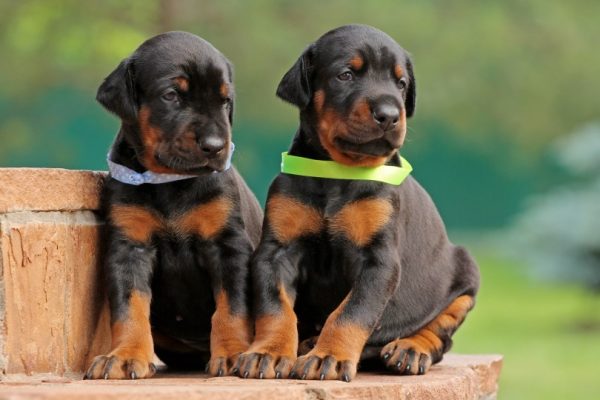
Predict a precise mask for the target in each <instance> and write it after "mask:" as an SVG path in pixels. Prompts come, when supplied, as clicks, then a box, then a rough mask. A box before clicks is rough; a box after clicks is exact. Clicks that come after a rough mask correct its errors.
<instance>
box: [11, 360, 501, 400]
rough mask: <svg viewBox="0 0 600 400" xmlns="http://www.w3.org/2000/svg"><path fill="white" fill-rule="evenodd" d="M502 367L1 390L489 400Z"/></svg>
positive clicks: (15, 384) (65, 394) (65, 382)
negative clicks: (342, 377)
mask: <svg viewBox="0 0 600 400" xmlns="http://www.w3.org/2000/svg"><path fill="white" fill-rule="evenodd" d="M501 368H502V357H501V356H499V355H485V356H482V355H478V356H467V355H456V354H448V355H446V357H445V358H444V361H443V362H442V363H440V364H439V365H436V366H434V367H433V368H432V370H431V371H430V372H429V373H427V374H426V375H425V376H411V377H404V376H395V375H390V374H373V373H360V372H359V374H358V376H357V377H356V379H355V380H354V381H352V382H351V383H344V382H339V381H326V382H320V381H297V380H242V379H239V378H234V377H225V378H208V377H207V376H206V375H204V374H168V373H161V374H159V375H158V376H157V377H155V378H152V379H147V380H139V381H82V380H79V379H80V375H73V376H71V377H69V378H55V377H52V376H43V377H19V376H13V377H11V378H9V379H10V380H5V381H4V382H3V384H2V385H0V397H10V398H11V399H26V398H27V399H29V398H36V399H61V400H69V399H80V398H83V397H85V398H98V399H100V398H102V399H131V400H133V399H143V400H153V399H174V400H175V399H176V400H180V399H191V400H194V399H197V400H205V399H206V400H208V399H210V400H231V399H244V400H259V399H269V400H272V399H276V398H285V399H289V400H296V399H297V400H300V399H302V400H305V399H311V400H312V399H315V400H316V399H318V400H325V399H378V400H379V399H444V400H453V399H456V400H458V399H494V398H495V397H496V392H497V388H498V386H497V382H498V377H499V375H500V370H501Z"/></svg>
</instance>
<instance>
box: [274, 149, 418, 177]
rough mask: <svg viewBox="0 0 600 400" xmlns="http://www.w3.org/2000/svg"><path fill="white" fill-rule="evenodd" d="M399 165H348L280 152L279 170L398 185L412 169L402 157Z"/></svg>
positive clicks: (302, 174) (288, 172)
mask: <svg viewBox="0 0 600 400" xmlns="http://www.w3.org/2000/svg"><path fill="white" fill-rule="evenodd" d="M400 160H401V161H402V166H401V167H393V166H391V165H382V166H379V167H350V166H348V165H343V164H340V163H337V162H335V161H322V160H313V159H311V158H304V157H298V156H291V155H289V154H288V153H287V152H283V153H281V172H283V173H284V174H290V175H300V176H312V177H315V178H329V179H354V180H362V181H379V182H385V183H389V184H391V185H400V184H401V183H402V182H403V181H404V179H406V177H407V176H408V175H409V174H410V172H411V171H412V166H411V165H410V164H409V163H408V161H406V160H405V159H404V158H402V157H400Z"/></svg>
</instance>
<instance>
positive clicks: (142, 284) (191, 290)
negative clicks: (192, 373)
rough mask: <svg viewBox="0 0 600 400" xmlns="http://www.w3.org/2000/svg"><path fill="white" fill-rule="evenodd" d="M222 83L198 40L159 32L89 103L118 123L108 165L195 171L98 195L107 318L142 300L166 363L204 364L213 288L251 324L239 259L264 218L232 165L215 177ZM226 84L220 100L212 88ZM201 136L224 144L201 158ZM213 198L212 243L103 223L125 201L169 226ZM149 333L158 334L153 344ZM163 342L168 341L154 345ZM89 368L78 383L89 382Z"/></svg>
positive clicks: (225, 100)
mask: <svg viewBox="0 0 600 400" xmlns="http://www.w3.org/2000/svg"><path fill="white" fill-rule="evenodd" d="M178 78H184V79H185V82H184V84H182V85H179V84H178V83H177V79H178ZM232 79H233V70H232V66H231V64H230V62H229V61H228V60H227V59H226V58H225V57H224V56H223V55H222V54H221V53H220V52H218V50H216V49H215V48H214V47H213V46H212V45H210V44H209V43H208V42H206V41H204V40H202V39H201V38H199V37H197V36H195V35H192V34H189V33H185V32H169V33H165V34H162V35H158V36H156V37H154V38H151V39H149V40H147V41H146V42H144V43H143V44H142V45H141V46H140V47H139V48H138V49H137V50H136V51H135V52H134V54H133V55H132V56H130V57H128V58H127V59H125V60H123V61H122V62H121V63H120V64H119V66H118V67H117V68H116V70H115V71H114V72H112V73H111V74H110V75H109V76H108V77H107V78H106V79H105V80H104V82H103V83H102V85H101V86H100V88H99V90H98V95H97V99H98V101H99V102H100V103H101V104H102V105H103V106H104V107H105V108H106V109H107V110H109V111H111V112H113V113H115V114H116V115H118V116H119V117H120V118H121V120H122V125H121V129H120V130H119V132H118V135H117V137H116V139H115V142H114V144H113V147H112V151H111V154H110V158H111V159H112V160H113V161H114V162H117V163H119V164H122V165H124V166H126V167H128V168H130V169H133V170H136V171H138V172H142V171H145V170H148V169H150V170H154V171H155V172H168V173H180V174H195V175H197V177H196V178H193V179H188V180H182V181H177V182H172V183H164V184H158V185H153V184H144V185H141V186H132V185H128V184H125V183H121V182H119V181H117V180H115V179H112V178H109V179H108V180H107V182H106V185H105V187H104V193H103V201H102V202H103V207H104V208H105V213H106V215H107V218H108V221H107V225H108V226H107V235H106V238H105V240H106V241H107V243H108V245H107V248H108V249H107V251H108V256H107V262H106V267H105V268H106V277H107V280H106V282H107V286H108V297H109V301H110V309H111V317H112V322H113V324H114V323H116V322H120V321H124V320H126V318H127V315H128V313H129V312H130V309H129V307H130V304H129V302H130V297H131V295H132V293H133V292H134V291H137V292H140V293H146V294H148V295H151V296H152V303H151V316H150V322H151V326H152V334H153V335H154V336H155V351H156V353H157V354H158V355H159V356H163V357H164V360H163V361H165V362H167V363H168V364H169V365H170V366H173V367H181V366H183V367H189V366H192V365H193V366H202V367H204V365H205V364H206V362H207V361H208V360H209V356H210V353H209V351H210V348H209V345H210V344H209V338H210V332H211V316H212V315H213V313H214V312H215V298H216V296H218V295H219V293H221V292H224V293H226V295H227V297H228V301H229V307H230V311H231V313H232V314H233V315H237V316H240V317H242V318H249V310H248V305H247V304H248V299H247V295H248V290H247V279H248V268H247V264H248V260H249V258H250V256H251V254H252V252H253V250H254V248H255V246H256V244H257V242H258V239H259V236H260V222H261V219H262V211H261V210H260V206H259V205H258V202H257V200H256V198H255V197H254V195H253V194H252V193H251V191H250V189H249V188H248V187H247V185H246V184H245V182H244V180H243V179H242V178H241V176H240V175H239V174H238V172H237V171H236V169H235V168H233V167H232V168H230V169H229V170H226V171H223V169H224V166H225V161H226V160H227V158H228V157H229V154H230V149H229V142H230V141H231V122H232V118H233V85H232ZM224 84H225V85H227V88H228V90H227V93H223V92H222V91H221V90H220V88H221V86H222V85H224ZM168 93H172V94H174V96H172V95H171V94H168ZM144 114H145V116H146V117H147V121H146V122H143V121H142V119H143V115H144ZM145 123H146V124H150V125H151V126H152V127H153V129H157V130H159V131H160V136H161V138H160V139H159V140H158V142H159V143H157V144H156V146H155V147H154V148H149V147H147V146H146V145H145V144H144V138H143V135H148V137H151V135H149V134H148V132H145V131H144V124H145ZM146 128H147V127H146ZM206 140H212V142H211V143H214V142H215V141H216V142H218V143H222V144H223V149H222V150H219V151H216V152H215V153H210V152H207V151H206V149H204V147H203V146H206V144H205V143H206ZM219 141H220V142H219ZM148 160H150V161H148ZM218 198H227V199H229V200H230V201H231V202H232V208H231V212H230V213H229V214H228V216H227V219H226V223H225V226H224V228H223V229H222V230H221V231H220V232H218V234H217V235H216V236H215V237H211V238H205V237H201V236H200V235H198V234H194V233H190V232H182V231H180V230H178V227H177V226H169V227H167V228H165V229H160V230H157V231H156V232H153V233H152V236H151V239H150V240H149V241H147V242H144V241H139V240H135V239H132V238H131V237H130V236H128V235H127V233H126V232H125V231H123V229H121V228H120V225H119V221H115V220H114V218H113V217H112V216H111V210H112V209H113V208H114V207H116V206H134V207H136V208H137V209H139V210H146V211H147V212H149V213H151V214H152V215H155V216H157V217H158V218H161V219H162V220H163V221H176V219H177V218H178V217H181V216H182V215H185V214H186V213H187V212H189V211H190V210H192V209H194V208H195V207H198V206H201V205H203V204H206V203H208V202H209V201H211V200H214V199H218ZM217 211H218V210H217ZM217 211H215V212H217ZM168 223H169V222H167V224H168ZM156 335H160V337H161V338H162V339H163V340H161V341H160V343H159V342H157V341H156ZM164 338H167V339H168V340H167V341H165V340H164ZM169 341H170V342H172V343H177V346H175V347H171V346H169V345H164V343H168V342H169ZM114 351H115V349H113V353H114ZM113 353H111V354H113ZM109 356H110V355H109ZM93 368H94V365H92V367H91V368H90V371H89V372H88V378H92V377H94V378H96V377H98V376H97V375H98V374H97V373H96V374H95V373H94V371H93ZM134 376H135V375H134ZM110 377H112V376H110ZM127 377H129V376H127ZM138 377H139V376H138Z"/></svg>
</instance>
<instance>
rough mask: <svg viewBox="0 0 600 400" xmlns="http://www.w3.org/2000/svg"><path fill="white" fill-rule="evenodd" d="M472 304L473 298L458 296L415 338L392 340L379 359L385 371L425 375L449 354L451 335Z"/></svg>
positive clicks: (413, 336)
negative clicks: (385, 368)
mask: <svg viewBox="0 0 600 400" xmlns="http://www.w3.org/2000/svg"><path fill="white" fill-rule="evenodd" d="M474 304H475V299H474V298H473V296H470V295H462V296H459V297H457V298H456V299H454V300H453V301H452V303H450V305H449V306H448V307H446V309H444V311H442V312H441V313H440V314H439V315H438V316H437V317H435V318H434V320H433V321H431V322H430V323H428V324H427V325H426V326H425V327H423V328H421V329H420V330H419V331H418V332H417V333H415V334H414V335H412V336H409V337H405V338H398V339H395V340H393V341H391V342H390V343H388V344H387V345H385V346H384V347H383V348H382V349H381V353H380V356H381V359H382V360H383V362H384V364H385V365H386V367H387V368H388V369H390V370H392V371H395V372H397V373H399V374H402V375H417V374H419V375H422V374H424V373H425V372H427V371H428V370H429V368H430V367H431V366H432V365H433V364H435V363H437V362H440V361H441V360H442V357H443V355H444V353H445V352H447V351H448V350H450V347H451V346H452V338H451V337H452V334H454V332H455V331H456V329H457V328H458V327H459V326H460V324H461V323H462V322H463V321H464V319H465V317H466V315H467V313H468V312H469V310H471V309H472V308H473V306H474Z"/></svg>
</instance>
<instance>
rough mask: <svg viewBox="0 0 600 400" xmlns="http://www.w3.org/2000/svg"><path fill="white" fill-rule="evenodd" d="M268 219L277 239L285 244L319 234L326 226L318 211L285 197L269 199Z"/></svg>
mask: <svg viewBox="0 0 600 400" xmlns="http://www.w3.org/2000/svg"><path fill="white" fill-rule="evenodd" d="M267 218H268V221H269V227H270V228H271V231H272V232H273V234H274V235H275V238H276V239H277V240H278V241H280V242H281V243H283V244H287V243H290V242H291V241H292V240H294V239H297V238H299V237H301V236H305V235H310V234H316V233H319V232H320V231H321V230H322V229H323V226H324V220H323V216H322V215H321V213H320V212H319V211H318V210H317V209H315V208H313V207H311V206H309V205H306V204H302V203H301V202H300V201H298V200H295V199H293V198H291V197H287V196H284V195H274V196H272V197H271V198H269V201H268V202H267Z"/></svg>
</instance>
